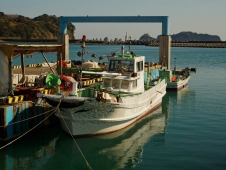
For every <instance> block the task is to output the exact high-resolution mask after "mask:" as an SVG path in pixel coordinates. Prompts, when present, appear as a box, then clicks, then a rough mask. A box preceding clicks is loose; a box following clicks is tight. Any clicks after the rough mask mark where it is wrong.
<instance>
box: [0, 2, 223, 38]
mask: <svg viewBox="0 0 226 170" xmlns="http://www.w3.org/2000/svg"><path fill="white" fill-rule="evenodd" d="M225 10H226V0H2V1H1V3H0V11H1V12H4V13H5V14H19V15H23V16H26V17H29V18H34V17H36V16H39V15H42V14H48V15H56V16H87V15H89V16H137V15H140V16H169V17H170V29H169V32H170V34H171V35H172V34H176V33H179V32H181V31H192V32H196V33H207V34H210V35H219V36H220V38H221V40H222V41H226V13H225ZM75 26H76V31H75V37H76V39H80V38H81V37H82V35H84V34H85V35H86V36H87V39H93V38H98V39H99V38H102V39H103V38H104V37H108V38H109V39H114V38H122V39H124V37H125V34H126V32H128V34H131V36H132V39H139V38H140V36H142V35H143V34H144V33H148V34H149V35H150V36H152V37H154V38H156V37H157V35H160V34H161V31H162V30H161V24H160V23H146V24H145V23H139V24H138V23H129V24H128V23H127V24H124V23H122V24H118V23H115V24H113V23H102V24H100V23H76V25H75Z"/></svg>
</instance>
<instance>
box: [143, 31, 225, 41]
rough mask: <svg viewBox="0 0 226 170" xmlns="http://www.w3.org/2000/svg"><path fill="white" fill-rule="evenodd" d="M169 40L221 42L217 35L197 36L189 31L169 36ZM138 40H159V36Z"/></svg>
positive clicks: (147, 36) (144, 36)
mask: <svg viewBox="0 0 226 170" xmlns="http://www.w3.org/2000/svg"><path fill="white" fill-rule="evenodd" d="M171 39H172V40H173V41H181V42H186V41H221V39H220V37H219V36H217V35H209V34H198V33H195V32H190V31H183V32H180V33H178V34H173V35H171ZM139 40H159V36H158V37H157V39H155V38H153V37H151V36H150V35H149V34H148V33H146V34H144V35H142V36H141V37H140V39H139Z"/></svg>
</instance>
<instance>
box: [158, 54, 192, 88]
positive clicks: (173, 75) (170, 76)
mask: <svg viewBox="0 0 226 170" xmlns="http://www.w3.org/2000/svg"><path fill="white" fill-rule="evenodd" d="M174 60H175V61H174V62H175V63H176V58H174ZM175 63H174V69H173V70H168V69H166V68H163V69H162V70H160V72H159V74H160V76H161V77H164V78H165V80H166V82H167V86H166V89H167V90H177V91H179V90H181V89H183V88H184V87H186V86H187V85H188V81H189V79H190V78H191V72H196V68H189V67H185V68H184V69H180V70H179V69H177V68H176V64H175Z"/></svg>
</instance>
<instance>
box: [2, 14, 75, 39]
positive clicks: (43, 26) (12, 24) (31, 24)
mask: <svg viewBox="0 0 226 170" xmlns="http://www.w3.org/2000/svg"><path fill="white" fill-rule="evenodd" d="M59 26H60V18H59V17H56V16H55V15H53V16H48V15H47V14H43V15H41V16H38V17H35V18H33V19H30V18H28V17H24V16H21V15H6V14H4V13H3V12H0V38H2V39H4V38H16V39H56V38H57V35H58V34H59V32H60V31H59ZM67 28H68V29H67V31H68V32H67V33H68V34H69V38H70V39H75V37H74V31H75V26H74V25H72V23H68V25H67Z"/></svg>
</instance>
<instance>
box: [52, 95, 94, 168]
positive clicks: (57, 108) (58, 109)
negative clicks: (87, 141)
mask: <svg viewBox="0 0 226 170" xmlns="http://www.w3.org/2000/svg"><path fill="white" fill-rule="evenodd" d="M62 98H63V97H61V98H60V102H59V104H58V105H57V107H56V110H57V111H58V113H59V114H60V116H61V118H62V119H63V121H64V124H65V125H66V127H67V129H68V132H69V133H70V135H71V137H72V139H73V141H74V142H75V144H76V146H77V148H78V150H79V152H80V153H81V155H82V157H83V159H84V160H85V162H86V165H87V166H88V168H89V169H90V170H92V168H91V166H90V165H89V163H88V161H87V160H86V157H85V156H84V154H83V153H82V150H81V149H80V147H79V146H78V144H77V142H76V141H75V138H74V136H73V135H72V133H71V131H70V129H69V127H68V126H67V124H66V122H65V120H64V118H63V116H62V114H61V112H60V108H59V107H60V103H61V101H62Z"/></svg>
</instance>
